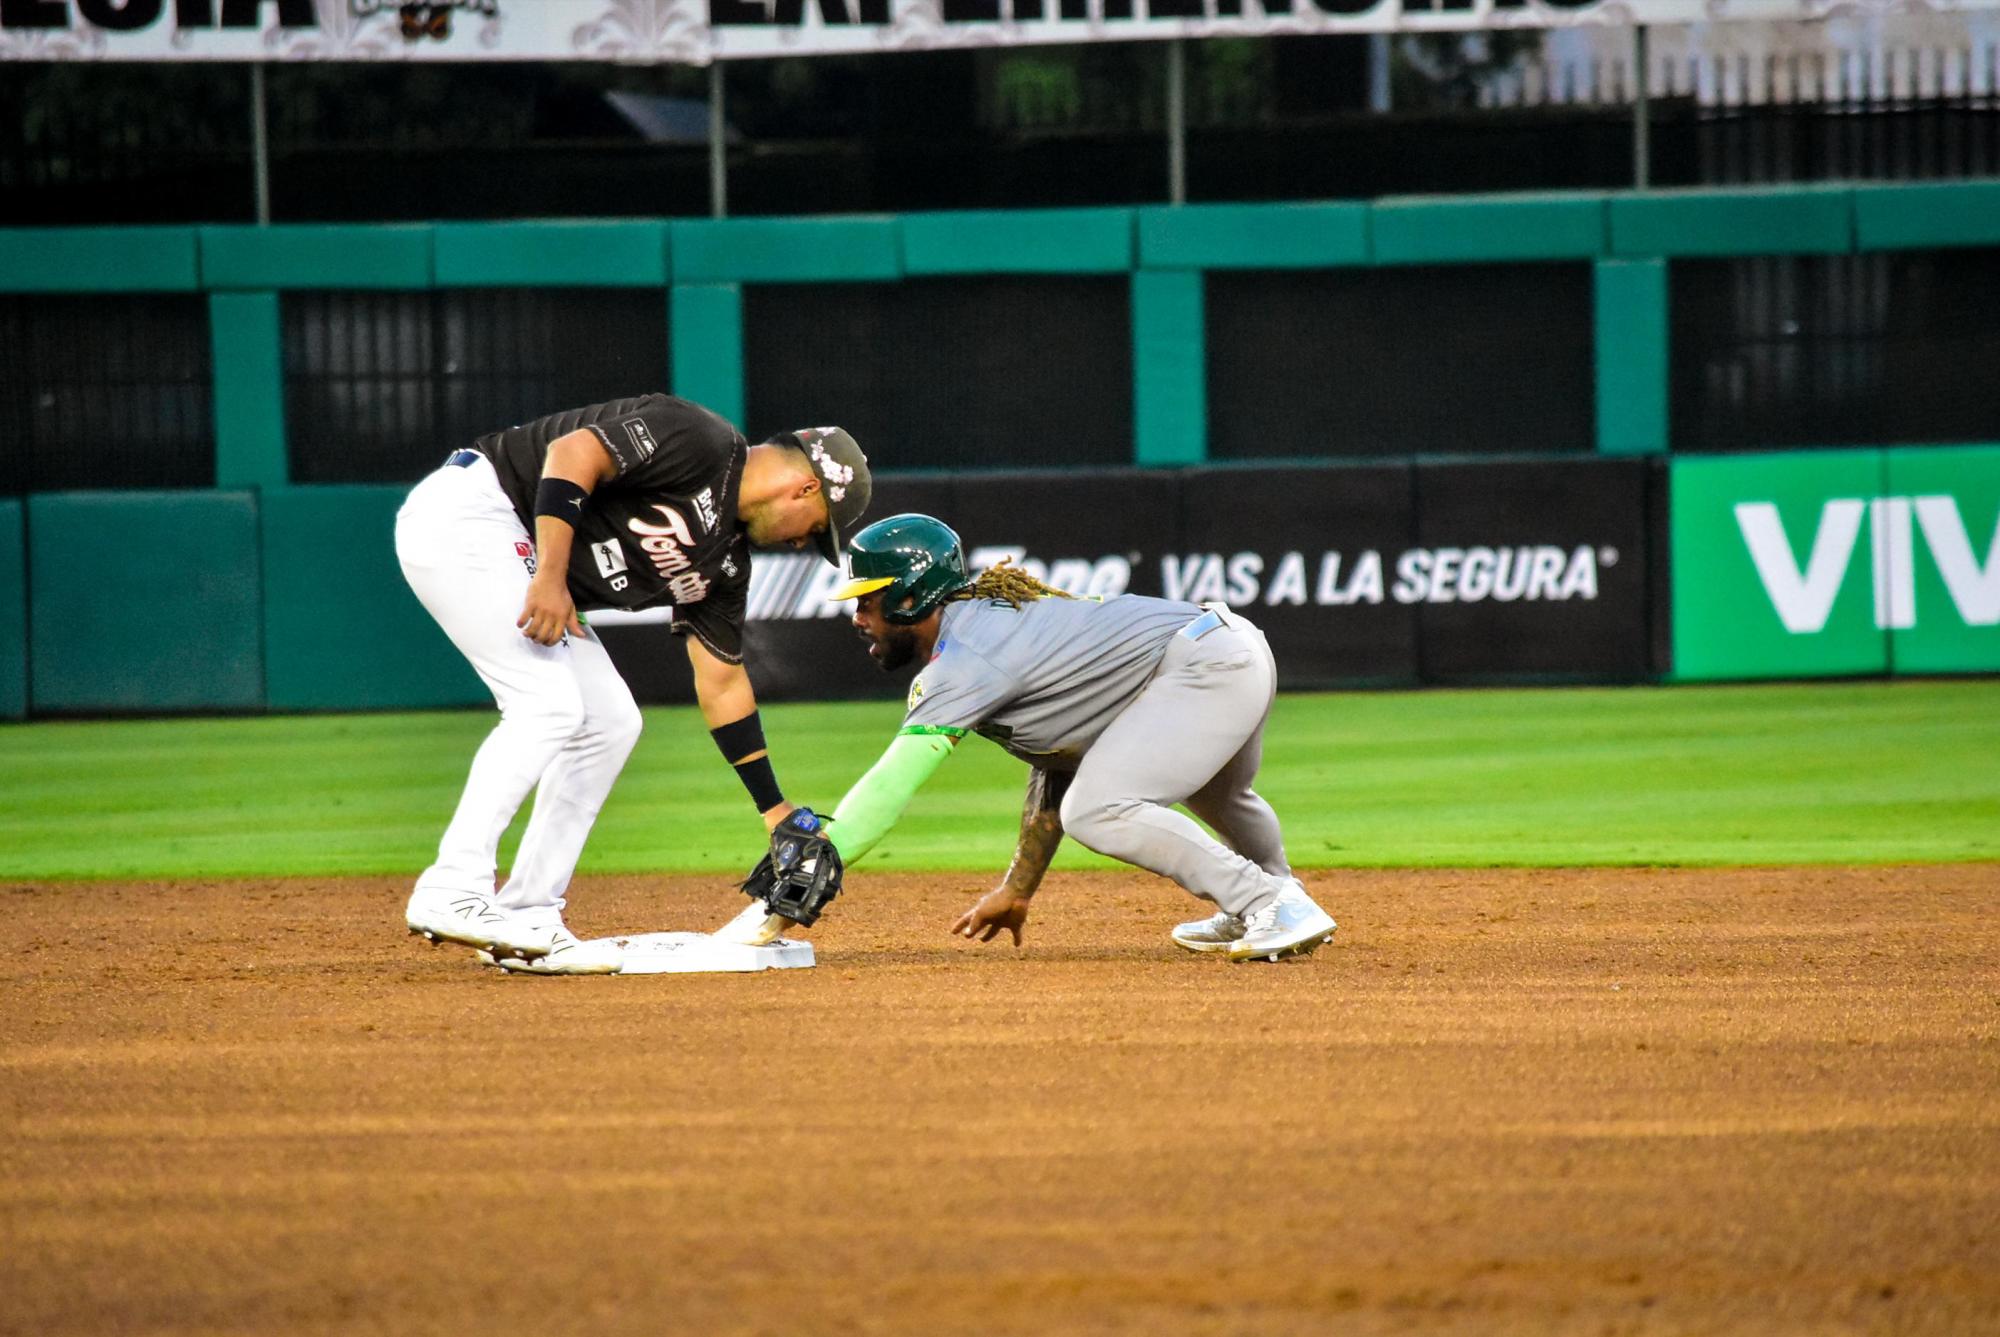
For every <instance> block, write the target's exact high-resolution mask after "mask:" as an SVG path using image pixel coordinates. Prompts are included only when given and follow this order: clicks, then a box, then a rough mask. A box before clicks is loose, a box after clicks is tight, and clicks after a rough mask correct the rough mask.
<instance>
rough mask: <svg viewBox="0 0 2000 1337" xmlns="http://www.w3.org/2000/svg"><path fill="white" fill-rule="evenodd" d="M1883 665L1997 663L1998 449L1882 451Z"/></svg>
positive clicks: (1920, 667) (1943, 668) (1960, 668)
mask: <svg viewBox="0 0 2000 1337" xmlns="http://www.w3.org/2000/svg"><path fill="white" fill-rule="evenodd" d="M1889 492H1890V498H1889V501H1888V503H1887V506H1886V507H1885V508H1884V509H1885V515H1884V519H1885V522H1886V527H1887V530H1888V533H1889V537H1890V542H1889V544H1888V547H1889V550H1890V561H1891V569H1892V570H1893V571H1895V572H1896V579H1895V581H1894V582H1893V583H1892V584H1891V586H1890V590H1889V600H1888V607H1889V611H1890V612H1891V614H1892V616H1891V617H1890V618H1889V619H1888V621H1889V667H1890V668H1891V669H1893V670H1894V671H1896V672H1897V673H1968V672H1978V671H1982V670H1984V671H1989V672H1990V671H1992V670H1994V669H2000V446H1940V447H1937V448H1934V449H1929V450H1892V451H1890V452H1889Z"/></svg>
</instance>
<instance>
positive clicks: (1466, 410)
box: [1206, 264, 1595, 459]
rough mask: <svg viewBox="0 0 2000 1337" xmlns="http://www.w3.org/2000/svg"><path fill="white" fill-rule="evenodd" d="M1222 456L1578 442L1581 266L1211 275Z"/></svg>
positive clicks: (1583, 333)
mask: <svg viewBox="0 0 2000 1337" xmlns="http://www.w3.org/2000/svg"><path fill="white" fill-rule="evenodd" d="M1206 310H1207V324H1208V440H1209V452H1210V454H1211V455H1212V456H1214V457H1215V458H1217V459H1266V458H1273V457H1280V456H1321V457H1323V456H1341V455H1345V456H1357V455H1362V456H1367V455H1439V454H1445V455H1458V454H1495V453H1505V452H1510V451H1536V452H1572V451H1574V452H1582V451H1588V450H1591V449H1593V447H1594V445H1595V440H1594V436H1593V432H1594V418H1593V404H1594V400H1593V394H1594V392H1593V388H1592V367H1591V358H1592V315H1591V274H1590V267H1589V266H1588V265H1584V264H1523V265H1453V266H1430V267H1417V268H1409V269H1394V270H1384V269H1359V268H1357V269H1335V270H1318V271H1285V272H1276V271H1271V272H1255V271H1252V272H1242V273H1227V272H1216V273H1211V274H1209V276H1208V280H1207V289H1206Z"/></svg>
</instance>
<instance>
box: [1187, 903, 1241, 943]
mask: <svg viewBox="0 0 2000 1337" xmlns="http://www.w3.org/2000/svg"><path fill="white" fill-rule="evenodd" d="M1242 936H1243V916H1242V915H1233V914H1230V913H1229V911H1227V910H1223V911H1220V912H1218V913H1216V914H1212V915H1210V916H1209V917H1208V918H1206V919H1192V920H1189V921H1188V922H1187V923H1185V924H1176V925H1174V932H1173V939H1174V945H1175V946H1178V947H1185V948H1187V949H1188V950H1189V951H1190V952H1226V951H1228V950H1229V949H1230V947H1231V946H1233V945H1234V944H1235V942H1236V940H1237V939H1238V938H1241V937H1242Z"/></svg>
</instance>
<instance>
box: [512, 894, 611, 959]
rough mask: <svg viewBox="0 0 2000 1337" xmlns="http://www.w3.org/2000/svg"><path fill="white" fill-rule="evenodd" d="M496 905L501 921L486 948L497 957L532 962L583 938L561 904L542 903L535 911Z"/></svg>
mask: <svg viewBox="0 0 2000 1337" xmlns="http://www.w3.org/2000/svg"><path fill="white" fill-rule="evenodd" d="M494 908H495V909H498V910H499V911H500V918H501V922H500V923H499V924H498V925H496V926H495V927H494V929H493V930H492V932H491V934H489V939H490V940H489V941H488V942H487V944H486V950H487V951H488V952H490V953H492V954H493V955H494V956H495V957H497V958H505V957H513V958H514V959H515V960H519V961H532V960H534V959H535V958H537V957H542V956H547V955H548V954H549V953H551V952H553V951H555V949H556V948H557V947H562V946H568V945H569V944H572V943H575V942H578V941H579V939H578V938H577V936H576V935H575V934H574V933H571V932H570V931H569V928H568V926H567V925H565V924H564V923H563V917H562V906H561V905H538V906H536V907H535V908H534V909H532V910H509V909H506V908H504V907H500V906H495V907H494ZM615 968H616V967H614V969H615Z"/></svg>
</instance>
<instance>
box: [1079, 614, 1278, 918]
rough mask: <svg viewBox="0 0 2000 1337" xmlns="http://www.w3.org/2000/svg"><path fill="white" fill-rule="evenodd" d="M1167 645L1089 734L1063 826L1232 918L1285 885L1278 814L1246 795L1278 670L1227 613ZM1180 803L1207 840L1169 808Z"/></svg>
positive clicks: (1261, 643) (1256, 635)
mask: <svg viewBox="0 0 2000 1337" xmlns="http://www.w3.org/2000/svg"><path fill="white" fill-rule="evenodd" d="M1218 615H1219V617H1220V620H1221V625H1220V626H1218V627H1216V628H1215V629H1214V630H1212V631H1209V632H1208V633H1207V634H1206V635H1203V636H1202V637H1201V638H1200V639H1199V640H1189V639H1188V638H1187V637H1186V636H1185V635H1179V636H1175V637H1174V638H1173V640H1172V641H1170V642H1168V645H1167V652H1166V655H1165V656H1164V657H1163V658H1162V659H1161V661H1160V667H1159V669H1158V671H1157V672H1155V673H1154V675H1153V679H1152V681H1151V682H1149V683H1147V684H1146V687H1145V690H1144V691H1142V692H1140V693H1139V695H1138V696H1137V697H1136V698H1134V699H1133V701H1132V704H1131V705H1129V706H1127V707H1125V709H1124V710H1123V711H1122V712H1120V714H1119V716H1118V718H1117V719H1115V720H1113V721H1111V723H1110V725H1109V726H1108V727H1107V728H1106V729H1105V730H1104V732H1103V733H1102V734H1099V735H1098V737H1097V741H1096V742H1094V743H1092V744H1091V745H1090V750H1089V751H1088V752H1086V753H1084V756H1083V760H1082V761H1081V762H1080V763H1078V765H1077V768H1076V778H1075V779H1074V780H1072V781H1071V782H1070V787H1069V792H1068V793H1067V794H1065V795H1063V803H1062V820H1063V830H1064V831H1065V832H1066V833H1067V834H1069V835H1070V836H1072V837H1074V838H1075V839H1076V840H1077V842H1078V843H1080V844H1082V845H1084V846H1085V847H1087V848H1089V849H1093V850H1096V851H1097V852H1098V853H1099V854H1106V855H1109V856H1111V857H1112V858H1114V859H1122V860H1124V861H1125V862H1126V863H1129V864H1136V865H1137V866H1139V867H1140V868H1144V869H1147V870H1149V871H1151V872H1155V873H1158V874H1160V875H1161V876H1163V877H1170V878H1172V879H1173V880H1174V881H1176V882H1178V883H1180V884H1181V885H1182V886H1183V887H1186V888H1187V889H1188V890H1189V891H1191V892H1193V893H1194V894H1195V895H1197V896H1199V897H1201V898H1202V899H1204V900H1208V901H1213V902H1214V903H1215V904H1216V905H1217V906H1219V907H1220V908H1222V909H1224V910H1227V911H1228V912H1230V913H1231V914H1237V915H1240V914H1245V913H1247V912H1248V911H1250V910H1252V909H1255V908H1256V907H1258V906H1260V905H1262V904H1263V903H1264V902H1266V901H1268V900H1270V899H1271V897H1273V896H1275V895H1277V894H1278V893H1279V892H1280V891H1282V890H1284V889H1285V887H1286V885H1287V884H1288V883H1290V881H1291V880H1292V868H1291V864H1290V863H1288V862H1287V861H1286V859H1285V840H1284V835H1283V833H1282V832H1281V831H1280V830H1279V829H1278V816H1277V814H1276V813H1274V812H1272V811H1271V805H1270V804H1269V803H1266V802H1265V801H1264V799H1263V796H1262V795H1260V794H1258V793H1257V791H1256V790H1254V789H1252V788H1251V787H1250V785H1251V782H1252V781H1253V780H1255V779H1256V777H1257V767H1258V765H1259V763H1260V762H1262V760H1263V757H1264V723H1265V721H1266V720H1267V719H1269V718H1270V714H1271V702H1272V699H1273V698H1274V697H1275V696H1276V693H1277V680H1278V679H1277V666H1276V665H1275V664H1274V663H1273V661H1272V659H1271V647H1270V645H1269V643H1267V642H1266V641H1265V639H1264V633H1263V632H1261V631H1259V630H1258V629H1257V628H1256V627H1255V626H1253V625H1251V624H1250V623H1249V622H1248V621H1246V620H1244V619H1243V618H1240V617H1237V616H1236V615H1235V614H1233V613H1228V612H1220V611H1219V610H1218ZM1177 803H1184V804H1186V805H1187V807H1188V809H1189V810H1190V811H1192V812H1194V813H1195V814H1196V815H1197V816H1199V817H1200V818H1201V819H1202V820H1203V821H1205V822H1207V823H1208V824H1209V825H1210V826H1212V827H1214V828H1215V830H1216V832H1217V834H1219V835H1220V836H1221V837H1222V839H1223V841H1227V842H1228V843H1227V844H1223V843H1222V842H1221V841H1217V840H1215V839H1213V838H1211V837H1210V836H1209V834H1208V833H1207V832H1206V831H1203V830H1202V829H1201V827H1200V826H1198V825H1197V824H1196V823H1195V822H1194V821H1192V820H1191V819H1189V818H1188V817H1186V816H1185V815H1183V814H1181V813H1178V812H1175V811H1174V806H1173V805H1175V804H1177Z"/></svg>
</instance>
